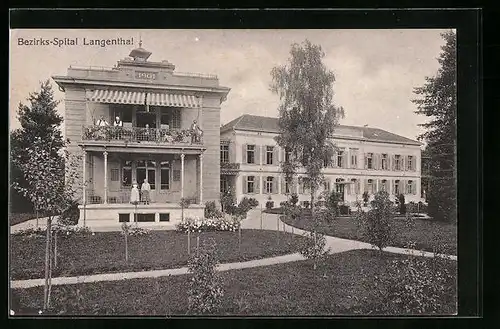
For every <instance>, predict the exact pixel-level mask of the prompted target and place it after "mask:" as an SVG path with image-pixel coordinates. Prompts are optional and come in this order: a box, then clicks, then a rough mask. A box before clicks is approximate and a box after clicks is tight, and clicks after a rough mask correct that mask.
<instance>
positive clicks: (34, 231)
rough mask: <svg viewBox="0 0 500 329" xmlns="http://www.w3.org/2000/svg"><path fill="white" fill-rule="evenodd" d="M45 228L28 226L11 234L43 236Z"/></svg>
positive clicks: (32, 236)
mask: <svg viewBox="0 0 500 329" xmlns="http://www.w3.org/2000/svg"><path fill="white" fill-rule="evenodd" d="M45 232H46V229H45V228H41V227H37V228H34V227H29V228H26V229H23V230H19V231H16V232H13V233H12V234H13V235H18V236H22V237H26V238H43V237H44V236H45Z"/></svg>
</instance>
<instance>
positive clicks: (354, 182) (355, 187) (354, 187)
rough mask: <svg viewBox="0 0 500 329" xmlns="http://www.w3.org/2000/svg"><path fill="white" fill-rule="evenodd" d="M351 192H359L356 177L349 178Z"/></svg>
mask: <svg viewBox="0 0 500 329" xmlns="http://www.w3.org/2000/svg"><path fill="white" fill-rule="evenodd" d="M350 185H351V187H350V188H351V192H352V193H353V194H359V184H358V181H357V179H356V178H353V179H351V184H350Z"/></svg>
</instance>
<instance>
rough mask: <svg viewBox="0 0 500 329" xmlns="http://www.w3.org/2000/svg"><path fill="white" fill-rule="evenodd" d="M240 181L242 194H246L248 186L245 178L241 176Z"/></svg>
mask: <svg viewBox="0 0 500 329" xmlns="http://www.w3.org/2000/svg"><path fill="white" fill-rule="evenodd" d="M241 179H242V181H243V184H242V185H243V194H247V193H248V184H247V176H241Z"/></svg>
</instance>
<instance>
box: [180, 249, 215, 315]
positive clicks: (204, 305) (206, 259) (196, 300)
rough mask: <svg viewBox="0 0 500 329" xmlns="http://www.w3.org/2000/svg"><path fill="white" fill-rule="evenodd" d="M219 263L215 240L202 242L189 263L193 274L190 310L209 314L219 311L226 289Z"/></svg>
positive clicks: (190, 284) (190, 282)
mask: <svg viewBox="0 0 500 329" xmlns="http://www.w3.org/2000/svg"><path fill="white" fill-rule="evenodd" d="M218 263H219V260H218V254H217V248H216V246H215V243H214V242H213V241H210V242H209V243H207V244H202V245H201V246H200V249H199V250H197V252H196V253H194V254H193V256H191V258H190V259H189V263H188V269H189V272H190V273H191V274H192V276H191V278H190V281H189V287H188V305H189V312H190V313H195V314H207V313H214V312H217V311H218V310H219V308H220V306H221V304H222V298H223V297H224V290H223V285H222V283H223V282H222V277H221V276H220V275H219V273H218V272H217V269H216V267H217V265H218Z"/></svg>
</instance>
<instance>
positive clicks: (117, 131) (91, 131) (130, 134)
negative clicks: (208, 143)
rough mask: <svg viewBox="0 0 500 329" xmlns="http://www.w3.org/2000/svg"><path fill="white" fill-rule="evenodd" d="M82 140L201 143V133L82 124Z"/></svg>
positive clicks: (127, 142) (181, 144)
mask: <svg viewBox="0 0 500 329" xmlns="http://www.w3.org/2000/svg"><path fill="white" fill-rule="evenodd" d="M82 141H101V142H123V143H124V144H129V143H148V144H161V145H175V146H189V145H197V146H201V145H203V134H196V133H195V132H194V131H192V130H180V129H160V128H141V127H111V126H95V125H91V126H83V129H82Z"/></svg>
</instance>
